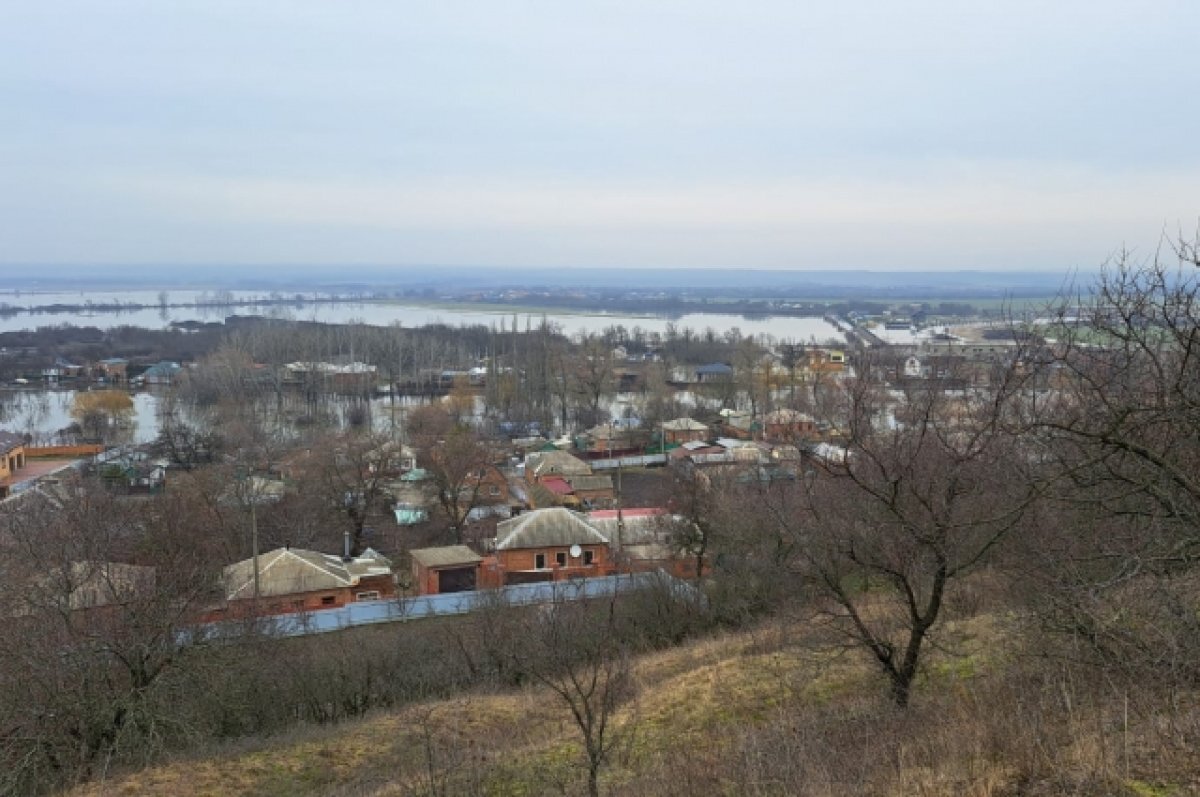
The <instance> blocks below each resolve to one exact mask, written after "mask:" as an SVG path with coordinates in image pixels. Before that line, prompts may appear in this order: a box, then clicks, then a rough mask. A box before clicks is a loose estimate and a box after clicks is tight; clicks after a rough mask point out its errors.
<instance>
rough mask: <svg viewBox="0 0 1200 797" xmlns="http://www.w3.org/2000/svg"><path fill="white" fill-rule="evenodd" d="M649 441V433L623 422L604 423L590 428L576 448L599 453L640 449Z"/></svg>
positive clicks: (594, 453) (593, 454)
mask: <svg viewBox="0 0 1200 797" xmlns="http://www.w3.org/2000/svg"><path fill="white" fill-rule="evenodd" d="M646 442H647V435H646V433H644V432H641V431H639V430H637V429H636V428H630V426H629V425H628V424H623V423H602V424H600V425H598V426H593V427H592V428H591V429H588V430H587V431H586V432H585V433H584V434H583V436H582V437H580V438H579V440H578V441H577V442H576V448H579V449H582V450H585V451H587V452H589V453H590V454H591V455H592V456H595V455H597V454H599V455H604V454H611V453H613V452H617V453H620V452H629V451H638V450H640V449H641V448H642V447H643V446H644V445H645V444H646Z"/></svg>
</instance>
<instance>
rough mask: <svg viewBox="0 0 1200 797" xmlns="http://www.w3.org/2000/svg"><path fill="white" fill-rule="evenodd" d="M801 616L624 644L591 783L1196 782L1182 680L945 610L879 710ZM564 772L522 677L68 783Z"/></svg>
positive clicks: (555, 712)
mask: <svg viewBox="0 0 1200 797" xmlns="http://www.w3.org/2000/svg"><path fill="white" fill-rule="evenodd" d="M807 628H809V626H808V625H807V624H806V623H801V622H795V621H789V620H777V621H774V622H772V623H771V624H768V625H763V626H759V627H758V628H756V629H755V630H753V631H747V632H740V633H737V634H729V635H724V636H718V637H713V638H708V639H703V640H699V641H695V642H692V643H689V644H687V645H684V646H682V647H679V648H676V649H673V650H670V651H666V652H659V653H653V654H647V655H645V656H643V657H641V658H639V659H638V660H637V661H636V663H635V668H634V672H635V675H636V687H637V688H636V695H635V697H634V698H633V699H631V700H630V701H628V702H627V703H626V704H625V705H624V706H623V707H622V709H621V710H620V716H619V718H618V726H619V729H620V732H621V733H622V738H623V740H624V743H623V745H622V747H621V748H620V750H619V753H618V755H617V756H616V757H615V759H614V760H613V761H612V763H611V765H610V766H609V767H608V769H607V770H606V771H605V774H604V777H603V779H602V783H603V787H604V793H606V794H620V795H681V796H682V795H692V794H730V795H734V794H737V795H741V794H752V795H775V794H780V795H782V794H811V795H830V796H832V795H842V794H871V795H946V797H950V796H951V795H1018V794H1020V795H1056V794H1114V795H1130V797H1167V796H1168V795H1187V794H1198V793H1200V756H1198V755H1197V754H1196V752H1195V751H1196V750H1198V749H1200V692H1196V691H1193V692H1187V693H1180V692H1178V691H1174V692H1170V693H1160V692H1159V691H1157V690H1156V689H1155V688H1154V686H1153V685H1151V684H1143V685H1141V686H1139V687H1131V686H1129V685H1125V686H1121V685H1118V684H1113V683H1098V682H1097V681H1098V679H1095V678H1090V677H1088V673H1087V671H1085V670H1082V669H1075V668H1073V667H1071V666H1068V665H1066V664H1064V663H1063V662H1062V661H1061V660H1060V659H1056V658H1054V659H1052V658H1046V657H1042V656H1036V655H1033V654H1032V653H1031V652H1029V651H1026V650H1024V649H1023V648H1022V647H1021V645H1020V644H1018V635H1017V633H1016V632H1015V631H1014V630H1013V629H1012V628H1009V627H1008V626H1007V624H1006V622H1003V621H1001V620H1000V619H998V618H996V617H989V616H983V617H976V618H973V619H970V620H963V621H959V622H957V623H955V624H953V627H952V628H950V629H949V631H950V633H949V634H947V635H945V637H944V638H945V639H946V640H948V641H951V642H952V644H949V645H948V647H947V649H944V650H940V651H939V652H937V653H936V654H935V655H934V656H933V657H932V658H931V662H930V666H929V668H928V670H927V672H926V674H925V676H924V677H923V681H922V683H921V684H920V686H919V689H918V692H917V697H916V698H915V700H914V704H913V706H912V707H911V708H910V709H909V710H908V711H906V712H898V711H896V710H895V709H893V708H892V707H891V705H890V703H889V702H888V700H887V698H886V695H885V694H884V692H883V683H882V681H881V680H880V679H879V678H878V677H877V674H876V673H875V672H874V671H873V670H872V668H871V667H870V666H869V662H868V661H867V660H866V659H864V658H863V657H862V655H861V653H859V652H857V651H853V650H846V649H843V648H841V647H839V646H838V645H837V644H835V642H836V640H832V639H821V638H820V637H819V636H818V635H817V634H815V633H814V632H812V631H809V630H806V629H807ZM582 777H583V769H582V765H581V762H580V747H579V744H578V731H577V730H576V728H575V726H574V725H573V724H572V722H571V721H570V718H569V716H568V715H567V713H566V711H565V708H564V706H563V705H562V704H561V703H560V702H558V700H557V698H556V697H555V696H554V695H553V694H552V693H551V692H549V691H548V690H547V689H545V688H542V687H535V686H529V687H525V688H519V689H513V690H508V691H504V692H500V693H482V692H476V693H470V694H463V695H461V696H458V697H456V698H454V699H448V700H440V701H432V702H427V703H423V704H419V705H413V706H409V707H406V708H404V709H402V710H398V711H396V712H393V713H386V714H383V713H381V714H378V715H376V716H373V717H371V718H369V719H366V720H361V721H356V722H353V723H347V724H343V725H341V726H337V727H333V728H312V729H307V730H303V731H298V732H295V733H293V734H291V735H288V736H286V737H277V738H273V739H268V740H259V741H256V742H253V743H245V744H242V745H240V746H239V747H236V748H223V749H219V750H214V751H212V752H211V753H210V754H208V755H206V756H205V757H201V758H196V759H189V760H180V761H176V762H174V763H169V764H166V765H162V766H159V767H156V768H153V769H148V770H144V771H141V772H136V773H131V774H127V775H117V776H113V777H111V778H110V779H109V780H108V781H107V782H103V783H93V784H91V785H88V786H85V787H83V788H80V789H78V790H76V791H75V792H73V794H74V795H76V797H84V795H88V796H92V795H95V796H98V795H131V796H132V795H160V794H172V795H181V796H183V797H200V796H201V795H261V796H264V797H265V796H266V795H326V794H331V795H372V796H378V797H383V795H473V794H480V795H483V794H487V795H514V796H515V795H542V794H578V793H581V792H582Z"/></svg>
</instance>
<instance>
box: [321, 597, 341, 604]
mask: <svg viewBox="0 0 1200 797" xmlns="http://www.w3.org/2000/svg"><path fill="white" fill-rule="evenodd" d="M336 602H337V598H336V597H334V596H333V595H324V596H322V597H321V605H322V606H332V605H333V604H334V603H336Z"/></svg>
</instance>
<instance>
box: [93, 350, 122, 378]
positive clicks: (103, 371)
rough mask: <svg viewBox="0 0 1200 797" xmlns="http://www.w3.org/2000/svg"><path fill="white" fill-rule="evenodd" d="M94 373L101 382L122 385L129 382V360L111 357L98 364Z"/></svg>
mask: <svg viewBox="0 0 1200 797" xmlns="http://www.w3.org/2000/svg"><path fill="white" fill-rule="evenodd" d="M92 371H93V373H94V374H95V376H96V377H97V378H98V379H100V380H101V381H104V382H110V383H112V384H121V383H123V382H127V381H128V375H129V360H126V359H124V358H122V357H109V358H108V359H105V360H101V361H100V362H98V363H96V366H95V368H93V369H92Z"/></svg>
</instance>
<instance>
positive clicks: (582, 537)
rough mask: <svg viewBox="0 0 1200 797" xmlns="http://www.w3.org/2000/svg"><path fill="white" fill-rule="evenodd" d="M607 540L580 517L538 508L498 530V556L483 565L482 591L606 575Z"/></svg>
mask: <svg viewBox="0 0 1200 797" xmlns="http://www.w3.org/2000/svg"><path fill="white" fill-rule="evenodd" d="M611 570H612V565H611V562H610V559H609V541H608V538H607V537H605V536H604V535H603V534H601V533H600V532H599V531H597V530H596V528H595V527H594V526H592V525H591V524H590V523H588V522H587V520H586V519H585V518H584V517H583V516H582V515H580V514H579V513H577V512H572V511H571V510H569V509H565V508H563V507H553V508H550V509H535V510H533V511H532V512H527V513H525V514H523V515H519V516H517V517H515V518H512V519H511V520H505V521H502V522H501V523H499V524H497V526H496V545H495V554H494V555H492V556H489V557H488V558H487V559H485V560H484V562H483V566H482V568H481V570H480V586H481V587H499V586H504V585H507V584H527V583H531V582H537V581H563V580H566V579H568V578H587V577H591V576H603V575H608V574H609V572H611Z"/></svg>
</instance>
